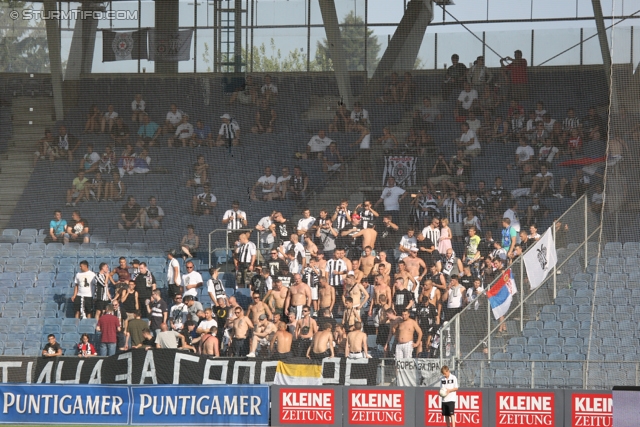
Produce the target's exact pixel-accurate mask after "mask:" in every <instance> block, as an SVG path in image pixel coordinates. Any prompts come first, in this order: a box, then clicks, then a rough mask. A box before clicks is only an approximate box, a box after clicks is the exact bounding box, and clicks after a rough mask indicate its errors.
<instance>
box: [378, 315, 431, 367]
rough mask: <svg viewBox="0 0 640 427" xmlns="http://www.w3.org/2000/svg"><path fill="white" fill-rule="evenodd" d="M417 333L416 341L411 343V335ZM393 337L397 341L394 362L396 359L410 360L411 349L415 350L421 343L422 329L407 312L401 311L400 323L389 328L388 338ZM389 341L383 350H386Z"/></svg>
mask: <svg viewBox="0 0 640 427" xmlns="http://www.w3.org/2000/svg"><path fill="white" fill-rule="evenodd" d="M415 333H417V334H418V339H417V340H416V342H415V343H414V342H413V335H414V334H415ZM392 335H393V336H395V337H396V340H397V344H396V360H398V359H410V358H412V357H413V349H414V348H417V347H418V345H419V343H420V342H421V341H422V329H420V326H418V323H417V322H416V321H415V320H413V319H412V318H411V317H410V316H409V310H403V311H402V322H400V323H398V324H396V325H394V326H393V327H392V328H391V333H390V334H389V337H391V336H392ZM388 344H389V341H388V340H387V345H385V346H384V349H385V350H387V347H388Z"/></svg>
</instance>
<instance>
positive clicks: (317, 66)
mask: <svg viewBox="0 0 640 427" xmlns="http://www.w3.org/2000/svg"><path fill="white" fill-rule="evenodd" d="M310 41H311V43H310V46H311V64H310V69H309V71H331V70H333V68H332V67H331V64H330V61H328V59H327V57H326V56H325V55H324V53H325V52H326V49H324V48H322V47H321V48H320V49H318V46H326V45H327V38H326V33H325V31H324V28H311V39H310Z"/></svg>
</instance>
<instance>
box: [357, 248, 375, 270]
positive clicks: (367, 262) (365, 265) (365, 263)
mask: <svg viewBox="0 0 640 427" xmlns="http://www.w3.org/2000/svg"><path fill="white" fill-rule="evenodd" d="M371 252H373V249H371V246H365V247H364V252H362V256H361V257H360V271H362V273H363V274H364V275H365V276H370V275H371V272H372V270H373V268H374V267H375V264H376V257H374V256H373V255H372V254H371Z"/></svg>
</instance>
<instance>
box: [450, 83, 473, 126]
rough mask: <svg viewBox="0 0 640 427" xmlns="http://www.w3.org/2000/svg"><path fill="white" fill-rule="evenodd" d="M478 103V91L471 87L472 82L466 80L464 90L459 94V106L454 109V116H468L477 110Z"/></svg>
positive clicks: (456, 117)
mask: <svg viewBox="0 0 640 427" xmlns="http://www.w3.org/2000/svg"><path fill="white" fill-rule="evenodd" d="M477 104H478V91H477V90H475V89H473V88H472V87H471V83H468V82H465V83H464V86H463V89H462V91H461V92H460V94H459V95H458V101H457V108H456V109H455V110H454V118H455V119H458V117H465V118H466V117H467V113H468V112H469V111H471V110H475V109H477V108H476V105H477Z"/></svg>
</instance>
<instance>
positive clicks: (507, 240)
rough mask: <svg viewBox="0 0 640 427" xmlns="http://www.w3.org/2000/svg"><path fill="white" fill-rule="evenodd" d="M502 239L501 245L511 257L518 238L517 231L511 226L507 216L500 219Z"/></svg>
mask: <svg viewBox="0 0 640 427" xmlns="http://www.w3.org/2000/svg"><path fill="white" fill-rule="evenodd" d="M501 233H502V240H501V246H502V249H504V250H505V251H506V252H507V256H508V257H511V255H512V253H513V250H514V248H515V245H516V243H517V242H516V240H517V238H518V231H517V230H516V229H515V228H514V227H512V226H511V220H510V219H509V218H503V219H502V232H501Z"/></svg>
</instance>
